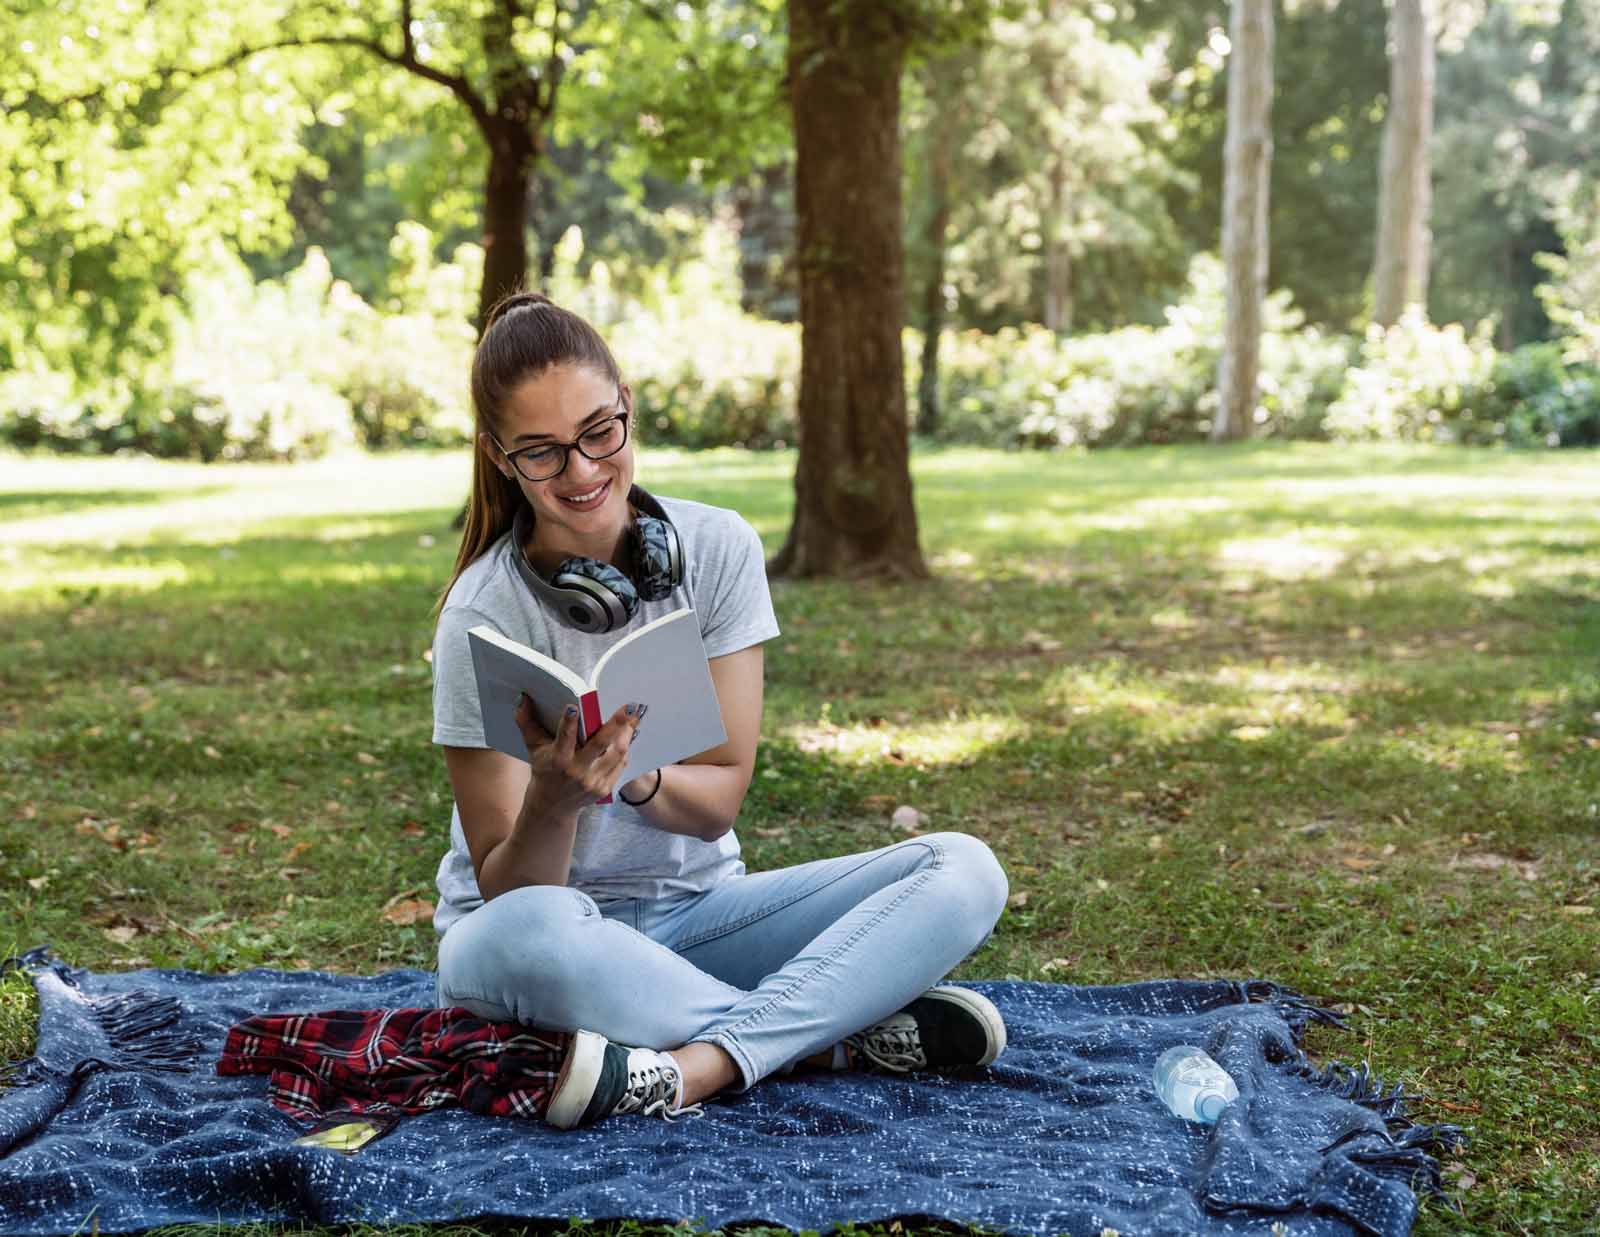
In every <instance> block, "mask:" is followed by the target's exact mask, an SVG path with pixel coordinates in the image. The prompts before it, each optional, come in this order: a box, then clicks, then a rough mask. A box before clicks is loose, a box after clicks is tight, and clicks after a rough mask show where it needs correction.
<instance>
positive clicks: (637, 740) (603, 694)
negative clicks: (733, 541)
mask: <svg viewBox="0 0 1600 1237" xmlns="http://www.w3.org/2000/svg"><path fill="white" fill-rule="evenodd" d="M467 642H468V643H469V644H470V646H471V648H472V670H473V673H474V674H475V675H476V677H477V680H478V707H479V708H480V709H482V710H483V734H484V738H485V739H486V740H487V741H488V743H489V746H490V747H492V748H494V749H495V750H496V751H500V752H504V753H505V754H506V755H507V756H515V757H516V758H517V759H518V760H527V759H528V748H527V745H526V744H524V743H523V741H522V732H521V731H519V730H518V729H517V719H516V716H515V714H516V710H517V697H518V696H519V695H520V694H521V693H523V692H527V693H528V699H530V700H532V701H533V709H534V712H535V713H536V714H537V715H538V718H539V724H540V725H542V726H543V727H544V728H545V729H546V730H548V731H549V732H550V733H551V734H555V733H556V728H557V727H558V726H559V725H560V724H561V715H562V713H563V712H564V711H565V710H566V707H567V705H569V704H575V705H577V706H578V721H579V723H580V728H579V731H578V741H579V742H580V743H582V742H583V741H584V740H585V739H587V738H588V737H589V736H590V735H592V734H593V733H594V732H595V731H597V730H599V729H600V727H601V726H603V725H604V724H605V723H606V722H607V721H608V720H609V719H610V717H611V715H612V714H613V713H615V712H616V711H617V710H618V709H620V708H621V707H622V706H623V705H625V704H631V703H633V702H635V701H637V702H638V703H640V704H645V705H649V706H650V711H649V712H648V713H646V714H645V719H644V722H643V723H642V724H641V725H640V727H639V730H638V732H637V733H636V734H635V735H634V738H633V745H632V747H630V748H629V749H628V763H627V765H626V766H625V767H624V768H623V770H622V775H621V776H620V777H619V778H618V779H617V784H618V785H619V786H620V785H621V784H622V783H623V782H626V781H628V780H629V779H631V778H635V777H638V776H639V775H640V774H642V773H648V772H650V770H652V769H659V768H661V767H662V766H663V765H670V764H672V763H673V762H674V761H678V760H682V759H683V758H684V757H686V756H698V755H699V754H700V753H701V752H703V751H705V750H706V749H708V748H712V747H716V746H717V745H718V744H719V743H722V742H724V741H725V740H726V739H727V737H728V732H727V731H726V730H725V729H724V728H723V725H722V709H721V707H720V706H719V705H718V704H717V691H716V688H715V686H713V684H712V682H711V666H710V664H709V663H708V662H707V661H706V650H705V645H704V644H702V643H701V640H700V624H699V623H698V622H697V621H696V619H695V614H694V611H693V610H676V611H674V612H673V613H671V614H668V615H665V616H663V617H662V618H658V619H656V620H655V622H653V623H647V624H646V625H645V626H643V627H641V628H639V630H638V631H635V632H630V633H629V634H628V635H626V636H624V637H623V638H622V639H621V640H619V641H617V643H616V644H614V645H612V646H611V647H610V648H609V649H607V650H606V651H605V654H604V655H603V656H602V657H601V658H600V661H599V662H598V663H597V664H596V665H595V668H594V673H593V674H592V675H590V677H589V679H588V681H587V682H586V681H585V680H584V679H582V678H581V677H579V676H578V675H577V674H575V673H574V672H573V671H571V670H569V669H567V667H565V666H563V665H562V664H561V663H560V662H558V661H556V660H555V659H554V658H551V657H547V656H545V654H543V653H541V652H539V651H538V650H536V649H530V648H529V647H528V646H527V645H525V644H519V643H518V642H517V641H515V640H510V639H507V638H506V637H505V636H502V635H501V634H500V633H499V632H497V631H495V630H494V629H493V628H492V627H484V626H479V627H474V628H472V629H471V630H470V631H468V632H467ZM610 801H611V799H610V796H607V797H606V798H605V799H602V800H601V802H602V803H609V802H610Z"/></svg>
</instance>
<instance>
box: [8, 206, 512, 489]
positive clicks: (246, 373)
mask: <svg viewBox="0 0 1600 1237" xmlns="http://www.w3.org/2000/svg"><path fill="white" fill-rule="evenodd" d="M394 250H395V256H394V260H395V270H396V278H395V288H396V296H395V298H394V300H393V302H392V303H393V304H394V306H395V308H396V309H397V310H399V312H396V313H389V314H379V313H378V312H376V311H375V310H373V309H372V308H371V307H370V306H368V305H367V304H366V303H365V302H364V301H363V300H361V298H360V297H358V296H357V295H356V294H355V293H354V292H353V291H352V290H351V289H350V287H349V285H348V284H345V283H342V282H339V281H335V280H334V279H333V277H332V273H331V271H330V269H329V267H328V262H327V259H326V258H325V257H324V256H323V255H322V253H321V251H319V250H315V249H313V250H312V251H310V253H309V254H308V256H307V258H306V261H305V262H304V263H303V264H302V265H301V266H300V267H299V268H297V269H296V270H294V271H291V272H290V273H289V274H288V275H287V276H285V277H284V278H283V279H282V280H268V281H265V282H262V283H259V284H258V283H254V282H253V281H252V280H251V279H250V277H249V273H248V272H247V271H246V270H245V269H244V267H243V265H242V264H241V263H240V262H239V261H238V260H237V259H236V258H234V257H232V255H231V254H229V253H228V252H227V251H226V250H225V249H222V248H220V247H218V248H217V249H216V250H215V251H214V252H213V254H212V260H211V262H210V263H209V264H208V266H207V268H206V271H205V273H204V274H197V275H195V276H193V277H192V278H191V280H190V284H189V289H188V295H187V298H186V299H187V304H188V307H189V308H188V311H187V313H186V314H185V316H184V317H183V318H181V319H180V320H178V322H177V323H176V325H175V326H174V328H173V346H172V352H171V355H170V358H168V359H164V360H162V361H161V362H159V363H155V364H151V365H148V366H146V367H144V368H143V369H136V370H134V371H133V372H132V373H131V374H130V375H127V376H126V377H124V378H123V379H122V380H120V381H118V382H115V383H103V384H99V385H92V384H91V385H86V386H81V385H78V384H74V382H73V381H72V380H71V378H70V376H68V375H65V374H62V373H59V372H52V371H48V370H43V369H33V370H28V371H19V372H17V373H15V374H11V375H7V376H6V377H5V378H4V379H0V441H10V442H13V443H15V444H17V445H19V446H36V445H40V446H48V447H53V448H56V449H60V450H67V451H87V452H97V453H109V452H115V451H123V450H129V451H140V452H144V453H147V454H151V455H157V456H168V457H189V458H194V459H200V460H215V459H293V458H298V457H303V456H311V455H320V454H323V453H325V452H327V451H330V450H333V449H335V448H339V447H345V446H351V445H354V444H357V443H359V444H361V445H363V446H366V447H389V446H397V445H402V444H405V445H444V444H455V443H460V442H464V441H465V440H466V438H467V436H468V435H469V433H470V431H471V424H472V422H471V417H470V415H469V413H468V411H467V408H466V373H467V369H468V365H469V362H470V359H471V351H472V343H473V332H472V328H471V326H470V325H469V322H470V314H471V307H472V306H473V305H474V304H475V303H476V287H477V280H478V272H479V269H480V264H481V261H482V256H481V252H480V251H478V250H477V249H476V248H475V247H470V246H469V247H465V248H464V249H463V250H462V251H461V252H460V253H458V255H457V260H456V261H455V262H453V263H448V264H438V263H434V262H433V260H432V258H431V245H430V241H429V237H428V235H427V233H426V231H425V230H424V229H423V228H422V227H421V226H420V225H418V224H405V225H402V227H401V229H400V231H399V233H398V234H397V237H396V240H395V245H394Z"/></svg>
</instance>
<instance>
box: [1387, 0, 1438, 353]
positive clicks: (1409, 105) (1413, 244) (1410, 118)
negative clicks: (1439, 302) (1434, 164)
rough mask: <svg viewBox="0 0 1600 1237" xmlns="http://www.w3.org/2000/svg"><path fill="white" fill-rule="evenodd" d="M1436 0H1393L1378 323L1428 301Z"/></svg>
mask: <svg viewBox="0 0 1600 1237" xmlns="http://www.w3.org/2000/svg"><path fill="white" fill-rule="evenodd" d="M1435 3H1436V0H1394V13H1393V24H1392V27H1391V29H1392V36H1393V49H1392V51H1391V52H1390V58H1389V111H1388V115H1387V116H1385V117H1384V121H1383V156H1382V158H1383V163H1382V172H1381V175H1380V177H1379V181H1378V245H1377V256H1376V257H1375V258H1374V260H1373V264H1372V300H1373V307H1372V320H1373V321H1374V322H1376V323H1378V324H1379V325H1380V326H1389V325H1391V324H1393V323H1394V322H1397V321H1399V318H1400V315H1401V314H1402V313H1403V312H1404V311H1405V309H1406V307H1407V306H1408V305H1422V306H1423V307H1424V308H1426V306H1427V303H1428V209H1429V204H1430V199H1431V197H1432V174H1431V169H1430V166H1429V161H1428V144H1429V142H1430V140H1431V139H1432V137H1433V67H1434V43H1433V40H1434V26H1435V22H1434V6H1435Z"/></svg>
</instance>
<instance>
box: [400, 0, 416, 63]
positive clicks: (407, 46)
mask: <svg viewBox="0 0 1600 1237" xmlns="http://www.w3.org/2000/svg"><path fill="white" fill-rule="evenodd" d="M400 49H401V50H400V55H401V56H402V57H403V58H404V59H407V60H415V59H416V58H417V41H416V39H415V38H413V37H412V34H411V0H400Z"/></svg>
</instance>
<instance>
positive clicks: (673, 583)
mask: <svg viewBox="0 0 1600 1237" xmlns="http://www.w3.org/2000/svg"><path fill="white" fill-rule="evenodd" d="M633 552H634V562H635V563H636V564H637V565H638V569H637V575H638V582H639V595H640V596H641V597H643V598H644V599H645V600H646V601H658V600H660V599H661V598H663V597H667V596H669V595H671V593H672V590H673V589H675V588H677V587H678V585H679V584H681V583H683V543H682V542H680V541H679V540H678V530H677V529H676V528H674V527H673V526H672V522H671V521H670V520H658V519H656V518H655V517H654V516H649V515H641V516H639V517H638V519H636V520H635V521H634V523H633Z"/></svg>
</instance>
